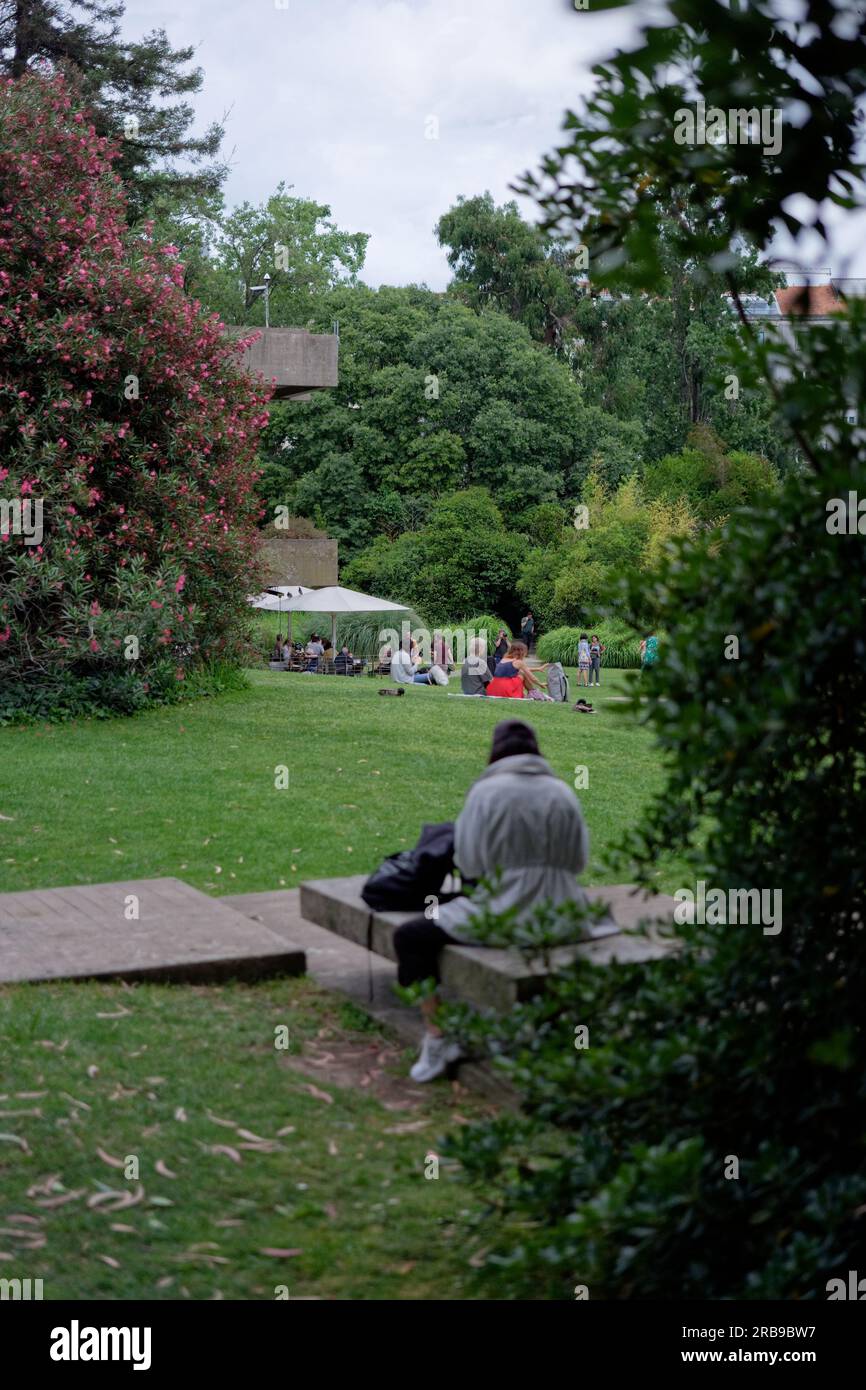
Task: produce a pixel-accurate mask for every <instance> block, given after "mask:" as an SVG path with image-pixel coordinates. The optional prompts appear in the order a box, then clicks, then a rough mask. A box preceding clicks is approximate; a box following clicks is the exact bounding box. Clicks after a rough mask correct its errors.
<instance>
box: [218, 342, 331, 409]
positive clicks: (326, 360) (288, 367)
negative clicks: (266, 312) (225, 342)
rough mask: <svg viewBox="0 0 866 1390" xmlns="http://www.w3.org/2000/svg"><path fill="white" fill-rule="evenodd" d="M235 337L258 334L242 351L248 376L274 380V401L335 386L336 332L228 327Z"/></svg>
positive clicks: (306, 395) (303, 396)
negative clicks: (249, 345) (250, 345)
mask: <svg viewBox="0 0 866 1390" xmlns="http://www.w3.org/2000/svg"><path fill="white" fill-rule="evenodd" d="M228 331H229V333H231V334H232V336H233V337H235V338H246V337H248V336H249V335H250V334H252V333H258V334H259V336H258V338H257V339H256V341H255V342H254V343H253V345H252V347H248V348H247V349H246V351H245V352H244V354H243V358H242V361H243V365H244V367H245V368H246V370H247V371H248V372H249V373H250V375H251V376H259V377H263V378H264V380H265V381H266V382H275V385H274V394H273V397H272V399H273V400H275V401H288V400H296V401H306V400H309V399H310V393H311V392H312V391H321V390H324V389H325V388H326V387H329V386H336V385H337V354H338V349H339V344H340V339H339V337H338V335H337V334H336V333H307V332H306V331H305V329H303V328H229V330H228Z"/></svg>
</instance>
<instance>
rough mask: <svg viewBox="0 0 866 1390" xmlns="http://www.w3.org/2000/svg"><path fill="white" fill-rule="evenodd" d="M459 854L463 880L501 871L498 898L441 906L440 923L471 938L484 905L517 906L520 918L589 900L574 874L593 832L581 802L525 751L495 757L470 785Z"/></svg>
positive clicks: (460, 822) (479, 895)
mask: <svg viewBox="0 0 866 1390" xmlns="http://www.w3.org/2000/svg"><path fill="white" fill-rule="evenodd" d="M454 857H455V859H456V861H457V865H458V867H459V869H460V872H461V874H462V875H463V877H464V878H471V879H482V878H490V877H491V876H492V875H494V874H496V872H497V870H499V871H500V875H499V877H498V878H497V880H496V891H495V893H494V894H493V896H492V897H488V896H487V895H486V894H485V893H483V892H479V890H476V894H475V900H474V901H473V897H472V896H471V895H470V896H469V897H463V898H455V899H454V900H453V901H452V902H449V903H443V904H442V905H441V906H440V908H439V916H438V918H437V922H438V925H439V926H440V927H442V928H444V930H445V931H447V932H448V933H449V935H450V936H453V937H455V938H456V940H458V941H461V942H463V943H464V944H466V945H471V944H472V943H473V933H472V917H473V915H474V914H475V913H476V912H477V911H478V905H479V903H480V902H481V901H483V903H484V906H485V907H486V908H487V909H488V910H490V911H492V912H501V911H503V910H505V909H506V908H517V909H518V920H523V919H524V918H526V917H529V916H530V915H531V913H532V911H533V909H534V908H536V907H537V906H538V905H539V904H540V903H542V902H545V901H548V902H553V903H561V902H566V901H575V902H580V903H585V902H586V896H585V894H584V891H583V889H582V888H581V887H580V885H579V884H578V882H577V878H576V875H577V874H579V873H580V872H581V871H582V870H583V869H584V868H585V867H586V862H587V859H588V858H589V833H588V831H587V828H586V823H585V821H584V819H583V814H582V812H581V809H580V802H579V801H578V799H577V797H576V796H575V794H574V792H573V791H572V790H571V788H570V787H568V786H567V785H566V784H565V782H563V781H561V780H560V778H559V777H557V776H556V775H555V774H554V772H553V770H552V768H551V767H550V765H549V763H547V762H546V761H545V759H544V758H542V757H540V756H539V755H537V754H534V753H519V754H517V755H515V756H513V757H510V758H501V759H500V760H499V761H498V762H495V763H491V764H490V766H489V767H488V768H486V769H485V771H484V772H483V773H482V774H481V776H480V777H479V778H478V780H477V781H476V782H474V783H473V784H472V786H471V787H470V789H469V793H468V795H467V797H466V801H465V803H464V806H463V810H462V811H461V812H460V815H459V816H458V817H457V822H456V825H455V829H454Z"/></svg>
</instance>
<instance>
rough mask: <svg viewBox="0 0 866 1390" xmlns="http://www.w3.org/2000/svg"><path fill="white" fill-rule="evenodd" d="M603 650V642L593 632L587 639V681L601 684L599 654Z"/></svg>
mask: <svg viewBox="0 0 866 1390" xmlns="http://www.w3.org/2000/svg"><path fill="white" fill-rule="evenodd" d="M603 651H604V643H603V642H602V641H601V640H600V639H599V637H598V634H597V633H593V634H592V636H591V637H590V639H589V683H590V685H592V684H593V679H592V678H593V676H595V684H596V685H601V655H602V652H603Z"/></svg>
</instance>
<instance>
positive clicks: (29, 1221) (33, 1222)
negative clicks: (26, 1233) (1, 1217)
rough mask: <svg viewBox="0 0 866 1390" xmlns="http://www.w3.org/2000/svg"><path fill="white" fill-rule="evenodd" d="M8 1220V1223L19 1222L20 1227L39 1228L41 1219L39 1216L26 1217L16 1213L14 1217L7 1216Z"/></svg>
mask: <svg viewBox="0 0 866 1390" xmlns="http://www.w3.org/2000/svg"><path fill="white" fill-rule="evenodd" d="M6 1220H7V1221H14V1222H17V1223H18V1225H19V1226H38V1225H39V1217H38V1216H25V1215H24V1214H23V1213H21V1214H19V1213H17V1212H16V1213H15V1215H14V1216H7V1217H6Z"/></svg>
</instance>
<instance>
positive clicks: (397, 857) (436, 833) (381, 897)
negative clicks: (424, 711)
mask: <svg viewBox="0 0 866 1390" xmlns="http://www.w3.org/2000/svg"><path fill="white" fill-rule="evenodd" d="M400 693H401V694H402V691H401V692H400ZM453 869H454V822H453V821H450V820H448V821H441V822H440V823H439V824H437V825H423V826H422V827H421V834H420V836H419V838H418V843H417V845H416V846H415V848H414V849H404V850H400V851H399V853H398V854H390V855H389V856H388V858H387V859H386V860H385V861H384V863H382V864H380V865H379V868H378V869H376V870H374V872H373V873H372V874H371V875H370V877H369V878H368V879H367V882H366V883H365V884H364V887H363V888H362V889H361V897H362V898H363V899H364V902H365V903H366V904H367V906H368V907H371V908H372V909H373V911H374V912H414V911H418V912H423V910H424V908H425V907H426V906H427V904H426V901H425V900H426V899H427V898H428V897H430V896H431V895H432V896H434V897H441V895H440V892H439V890H440V889H441V887H442V884H443V883H444V881H445V876H446V874H450V873H451V872H452V871H453ZM446 896H447V897H451V896H452V894H446Z"/></svg>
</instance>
